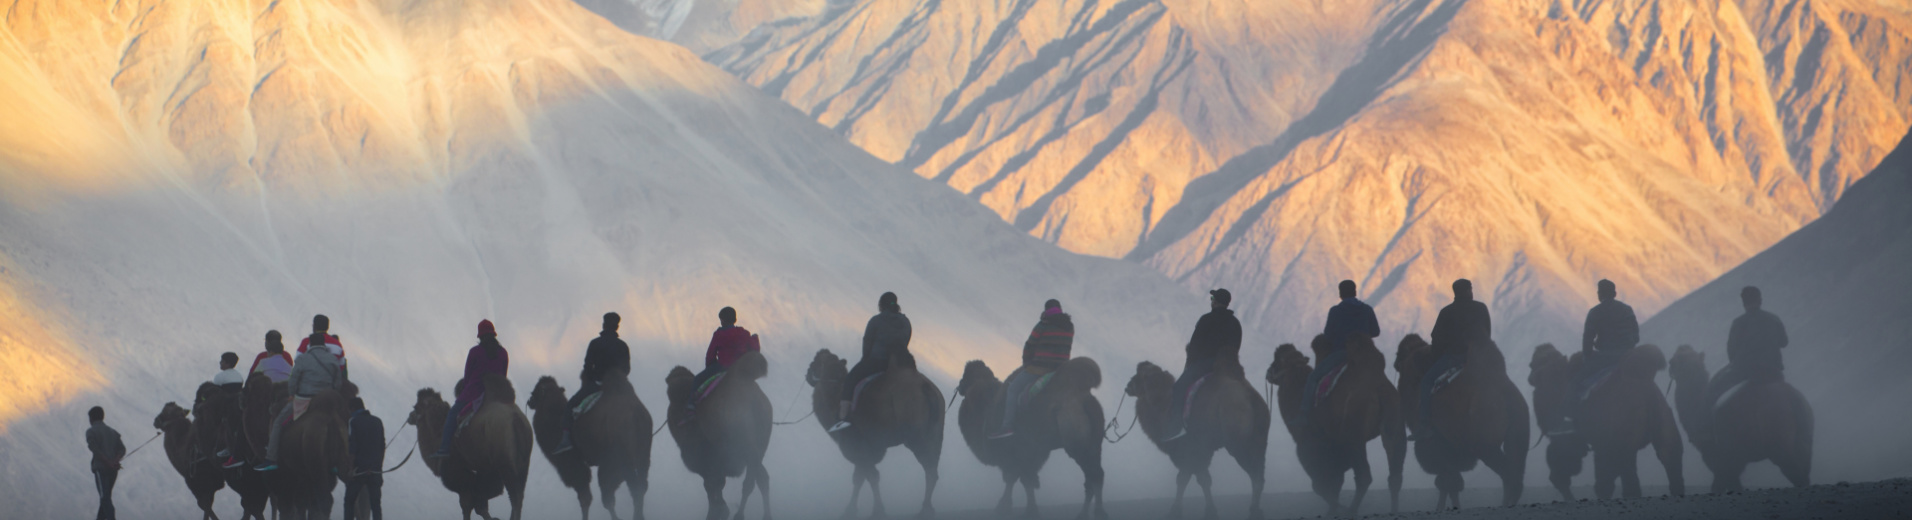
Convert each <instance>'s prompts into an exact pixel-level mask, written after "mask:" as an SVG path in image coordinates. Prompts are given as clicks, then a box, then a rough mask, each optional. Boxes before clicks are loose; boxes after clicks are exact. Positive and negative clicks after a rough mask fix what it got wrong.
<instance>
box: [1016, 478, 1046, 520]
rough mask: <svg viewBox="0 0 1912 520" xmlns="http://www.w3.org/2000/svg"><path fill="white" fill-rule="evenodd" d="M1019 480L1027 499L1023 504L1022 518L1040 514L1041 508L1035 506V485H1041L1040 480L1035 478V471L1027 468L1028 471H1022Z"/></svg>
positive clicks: (1034, 516)
mask: <svg viewBox="0 0 1912 520" xmlns="http://www.w3.org/2000/svg"><path fill="white" fill-rule="evenodd" d="M1021 480H1022V491H1023V494H1024V495H1026V498H1028V499H1029V502H1028V503H1027V504H1025V505H1024V506H1023V511H1022V516H1023V518H1036V517H1039V516H1042V510H1041V509H1038V508H1037V507H1036V487H1038V486H1041V485H1042V484H1041V482H1042V481H1040V480H1037V479H1036V471H1035V470H1033V469H1031V470H1029V472H1028V473H1024V474H1023V475H1022V478H1021Z"/></svg>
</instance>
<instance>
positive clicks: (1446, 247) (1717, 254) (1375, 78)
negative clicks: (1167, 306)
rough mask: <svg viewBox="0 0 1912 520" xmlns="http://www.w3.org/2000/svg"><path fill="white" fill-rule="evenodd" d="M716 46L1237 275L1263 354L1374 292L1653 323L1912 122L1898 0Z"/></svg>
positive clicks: (1130, 241) (888, 134)
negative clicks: (1354, 288)
mask: <svg viewBox="0 0 1912 520" xmlns="http://www.w3.org/2000/svg"><path fill="white" fill-rule="evenodd" d="M705 58H706V59H707V60H709V61H711V62H714V63H716V64H718V65H720V66H722V67H723V68H725V69H726V70H729V71H731V72H732V73H734V74H736V75H737V76H739V77H742V78H744V79H745V80H746V81H748V82H749V83H751V84H754V85H757V86H758V87H759V88H761V89H762V90H763V91H765V92H767V93H770V94H773V95H776V96H779V97H781V98H782V99H783V100H784V101H786V102H788V103H789V104H791V105H792V106H794V107H796V108H797V109H798V110H801V111H803V112H804V113H805V114H807V115H809V116H810V117H812V118H814V119H816V120H817V121H818V122H819V123H822V124H823V125H825V126H828V127H830V128H831V129H832V130H834V131H835V132H836V133H837V134H838V135H841V136H843V137H844V138H847V139H848V140H850V141H851V142H853V143H856V144H857V145H858V146H860V147H862V148H863V149H865V150H867V151H869V152H870V153H871V154H874V155H875V156H877V157H879V158H881V159H883V160H886V161H891V162H893V163H896V164H898V165H900V166H903V167H905V168H908V169H910V170H912V171H914V172H916V173H917V174H918V175H920V176H922V177H925V178H929V179H933V180H935V181H938V182H941V183H944V184H947V185H949V186H950V187H951V188H953V189H955V190H957V191H960V192H962V193H964V194H966V195H967V196H969V197H970V198H971V199H974V200H976V201H978V202H980V203H981V204H982V205H984V206H986V207H988V208H989V209H990V210H992V211H994V212H995V213H996V214H997V215H998V216H999V217H1001V218H1002V219H1003V220H1005V221H1007V222H1010V223H1012V224H1013V225H1015V226H1016V227H1017V229H1020V230H1022V231H1023V232H1026V233H1029V234H1031V235H1033V236H1036V237H1040V238H1042V239H1043V240H1046V241H1049V242H1052V243H1055V244H1057V245H1060V246H1062V247H1064V248H1066V249H1068V250H1071V251H1076V252H1081V253H1086V254H1093V255H1100V256H1106V257H1111V258H1124V259H1127V260H1130V261H1133V262H1138V263H1142V264H1145V265H1148V266H1149V267H1152V268H1154V269H1156V270H1158V271H1160V272H1162V273H1164V274H1167V275H1168V276H1170V277H1172V278H1174V279H1176V280H1178V281H1180V282H1181V283H1183V284H1185V285H1187V286H1189V287H1190V288H1209V287H1217V286H1223V287H1229V288H1231V289H1233V290H1234V291H1235V294H1237V295H1238V296H1237V301H1238V302H1240V303H1239V304H1238V308H1241V309H1242V311H1243V312H1245V317H1244V318H1245V320H1246V321H1247V322H1248V323H1249V325H1250V326H1251V327H1254V328H1257V329H1258V330H1259V331H1260V332H1261V333H1262V335H1261V336H1260V338H1259V341H1261V342H1263V343H1268V344H1272V343H1274V342H1276V341H1298V340H1301V339H1303V338H1305V337H1306V335H1308V334H1312V333H1313V332H1315V331H1317V330H1318V329H1319V327H1320V323H1321V320H1322V319H1323V317H1324V316H1325V313H1326V308H1327V307H1328V306H1329V305H1331V304H1332V303H1333V301H1334V289H1333V287H1334V283H1335V282H1336V281H1338V280H1341V279H1353V280H1355V281H1357V282H1359V283H1361V284H1362V287H1363V289H1362V296H1363V297H1364V298H1366V299H1367V300H1369V301H1370V303H1373V304H1375V306H1376V309H1377V311H1378V312H1379V313H1380V314H1381V317H1382V320H1383V323H1384V327H1383V328H1384V329H1386V332H1387V334H1388V335H1390V336H1394V335H1398V334H1401V333H1405V332H1410V331H1422V332H1425V331H1426V330H1427V329H1428V327H1430V326H1431V324H1432V320H1433V317H1434V315H1435V312H1436V311H1437V310H1438V309H1439V307H1440V306H1441V305H1444V304H1446V303H1447V302H1448V301H1449V300H1450V296H1449V294H1448V286H1449V282H1451V281H1452V280H1453V279H1455V278H1470V279H1472V280H1473V281H1474V282H1475V287H1476V293H1477V294H1479V295H1481V297H1482V298H1483V299H1485V300H1486V301H1487V302H1488V303H1489V305H1491V306H1492V307H1493V309H1494V310H1495V312H1496V318H1497V319H1496V323H1497V325H1498V326H1497V331H1498V333H1499V336H1500V337H1501V339H1502V340H1503V343H1509V342H1511V343H1515V344H1528V345H1530V344H1532V343H1534V342H1538V341H1556V342H1561V341H1568V340H1570V339H1571V338H1573V337H1575V336H1574V334H1576V333H1577V332H1578V327H1579V321H1580V319H1581V318H1582V317H1583V316H1584V313H1585V311H1586V309H1587V308H1588V307H1590V306H1591V305H1592V304H1593V303H1594V295H1593V293H1594V291H1593V281H1595V280H1598V279H1601V278H1609V279H1612V280H1614V281H1616V282H1617V283H1618V284H1619V286H1620V291H1621V298H1622V299H1624V300H1627V301H1629V302H1631V303H1632V304H1634V305H1635V306H1636V308H1637V309H1638V310H1639V311H1640V312H1641V314H1642V315H1651V314H1652V313H1654V312H1656V311H1658V310H1659V309H1661V308H1663V307H1664V306H1666V305H1667V304H1668V303H1670V302H1671V301H1672V300H1673V299H1675V298H1678V297H1680V296H1682V295H1685V294H1686V293H1687V292H1688V291H1690V290H1691V289H1693V288H1695V287H1698V286H1699V285H1701V284H1703V283H1705V282H1707V281H1708V280H1711V279H1713V278H1714V277H1715V276H1717V275H1719V274H1720V273H1722V272H1725V271H1726V270H1727V269H1729V268H1731V267H1732V266H1734V265H1737V264H1738V263H1739V262H1741V261H1743V260H1745V259H1746V258H1748V257H1750V256H1752V255H1753V254H1755V253H1757V252H1759V251H1761V250H1762V249H1764V248H1765V247H1767V246H1769V245H1771V244H1773V243H1775V242H1777V241H1778V240H1780V239H1781V238H1782V237H1784V236H1786V235H1787V234H1788V233H1789V232H1791V231H1793V230H1795V229H1798V228H1799V227H1800V226H1801V225H1804V224H1805V223H1807V222H1810V221H1812V220H1813V219H1814V218H1816V217H1818V216H1819V215H1820V214H1821V213H1822V212H1823V211H1824V210H1825V209H1826V208H1828V207H1830V206H1831V205H1832V204H1833V203H1834V201H1836V200H1838V199H1839V197H1840V196H1841V195H1842V194H1844V193H1845V192H1846V190H1847V189H1848V187H1849V186H1851V185H1852V184H1853V183H1854V182H1855V181H1857V180H1858V179H1860V178H1861V177H1862V176H1863V175H1864V174H1865V172H1867V171H1868V170H1870V169H1871V168H1872V167H1873V166H1874V165H1876V164H1877V163H1878V162H1879V161H1880V159H1881V158H1883V157H1884V156H1885V154H1886V152H1887V151H1888V150H1890V148H1891V146H1892V145H1893V144H1894V142H1896V141H1895V140H1896V139H1897V138H1898V136H1899V135H1900V133H1901V132H1902V131H1903V130H1904V129H1905V128H1906V126H1907V122H1908V121H1912V67H1906V66H1904V64H1905V63H1908V62H1912V7H1908V6H1907V5H1905V4H1903V3H1893V2H1877V1H1871V0H1812V1H1807V0H1790V1H1781V0H1774V1H1754V0H1746V1H1727V2H1710V1H1696V0H1624V1H1592V0H1586V1H1571V0H1524V1H1504V2H1483V1H1466V0H1444V1H1443V0H1350V1H1336V2H1264V1H1248V0H979V1H966V2H953V1H938V0H860V1H853V2H841V3H835V4H832V5H829V6H827V7H826V9H825V11H824V12H822V13H821V14H818V15H815V16H810V17H807V18H796V19H786V20H780V21H777V22H772V23H767V24H764V25H760V26H758V27H757V29H756V30H755V31H753V32H751V33H749V34H747V35H745V36H743V37H742V38H741V39H739V40H737V41H736V42H734V43H731V44H729V45H727V46H724V47H722V48H719V49H716V50H713V51H710V52H708V53H706V54H705Z"/></svg>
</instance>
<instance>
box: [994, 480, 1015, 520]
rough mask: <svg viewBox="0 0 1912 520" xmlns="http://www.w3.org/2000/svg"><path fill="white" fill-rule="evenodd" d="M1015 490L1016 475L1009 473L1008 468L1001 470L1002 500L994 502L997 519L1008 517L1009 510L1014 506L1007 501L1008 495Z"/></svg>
mask: <svg viewBox="0 0 1912 520" xmlns="http://www.w3.org/2000/svg"><path fill="white" fill-rule="evenodd" d="M1015 489H1016V475H1015V474H1014V473H1010V472H1009V469H1008V468H1003V470H1002V500H998V501H996V516H999V517H1000V516H1009V510H1010V509H1011V508H1012V507H1013V506H1014V504H1012V503H1011V502H1010V501H1009V494H1010V493H1011V492H1013V491H1015Z"/></svg>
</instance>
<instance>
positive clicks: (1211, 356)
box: [1163, 289, 1241, 442]
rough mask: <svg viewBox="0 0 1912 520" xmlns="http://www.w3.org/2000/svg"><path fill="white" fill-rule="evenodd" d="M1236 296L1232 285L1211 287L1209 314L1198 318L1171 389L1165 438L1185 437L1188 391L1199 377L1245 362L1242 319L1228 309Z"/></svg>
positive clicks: (1169, 439) (1237, 366) (1186, 431)
mask: <svg viewBox="0 0 1912 520" xmlns="http://www.w3.org/2000/svg"><path fill="white" fill-rule="evenodd" d="M1231 299H1232V297H1231V296H1230V295H1229V294H1228V289H1216V290H1213V291H1208V308H1209V311H1208V314H1203V315H1202V318H1201V319H1200V320H1196V321H1195V334H1194V335H1193V336H1191V337H1190V338H1189V339H1188V347H1187V348H1186V351H1187V353H1188V359H1187V361H1184V362H1183V363H1182V375H1181V377H1177V378H1175V388H1174V391H1172V392H1170V393H1169V408H1168V410H1169V412H1168V431H1169V432H1170V433H1169V435H1168V436H1167V437H1165V438H1163V441H1164V442H1167V441H1172V440H1176V439H1180V438H1182V436H1183V435H1187V434H1188V430H1187V429H1185V428H1183V426H1185V425H1184V424H1183V417H1182V414H1183V413H1184V410H1183V407H1184V406H1186V405H1187V403H1188V398H1189V396H1188V395H1187V394H1188V392H1189V389H1190V387H1191V386H1193V385H1194V384H1195V382H1196V381H1201V380H1202V378H1203V377H1207V376H1208V375H1209V374H1210V373H1213V372H1215V370H1216V369H1218V368H1223V367H1234V368H1235V369H1237V370H1239V368H1240V366H1241V321H1240V320H1237V319H1235V311H1231V310H1228V302H1229V301H1230V300H1231Z"/></svg>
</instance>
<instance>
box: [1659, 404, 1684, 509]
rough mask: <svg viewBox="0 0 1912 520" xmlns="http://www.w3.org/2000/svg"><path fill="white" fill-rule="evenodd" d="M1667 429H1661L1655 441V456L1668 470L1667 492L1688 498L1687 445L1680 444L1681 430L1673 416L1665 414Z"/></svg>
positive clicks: (1661, 465)
mask: <svg viewBox="0 0 1912 520" xmlns="http://www.w3.org/2000/svg"><path fill="white" fill-rule="evenodd" d="M1664 415H1665V418H1664V419H1662V420H1663V421H1665V422H1664V424H1665V427H1663V428H1661V431H1660V433H1659V434H1658V435H1656V436H1655V438H1654V440H1653V454H1654V455H1656V456H1658V457H1659V459H1660V467H1662V468H1665V469H1666V492H1667V493H1669V494H1671V495H1673V496H1676V497H1683V496H1686V469H1685V463H1686V460H1685V459H1686V445H1685V444H1684V443H1682V442H1680V430H1679V427H1678V426H1675V424H1676V423H1673V422H1672V421H1671V418H1672V414H1664Z"/></svg>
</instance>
